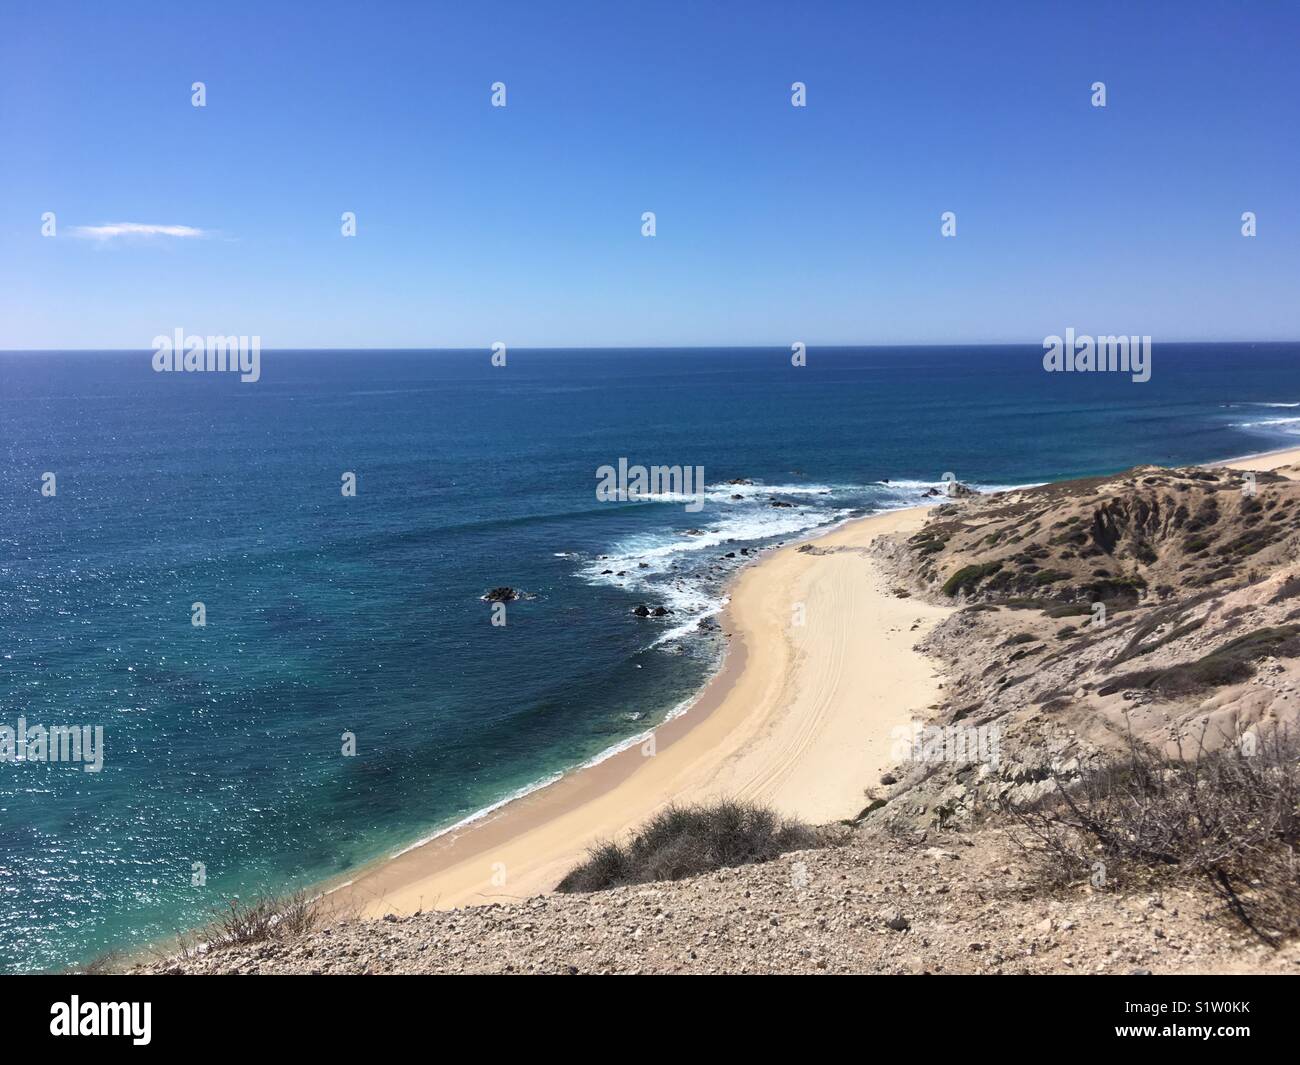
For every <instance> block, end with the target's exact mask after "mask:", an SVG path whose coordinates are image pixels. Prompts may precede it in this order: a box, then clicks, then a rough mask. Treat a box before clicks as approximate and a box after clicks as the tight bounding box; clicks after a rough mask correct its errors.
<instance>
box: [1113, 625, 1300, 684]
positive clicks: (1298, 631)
mask: <svg viewBox="0 0 1300 1065" xmlns="http://www.w3.org/2000/svg"><path fill="white" fill-rule="evenodd" d="M1267 655H1274V656H1277V657H1280V658H1294V657H1296V656H1297V655H1300V625H1275V626H1271V627H1269V628H1263V629H1257V630H1255V631H1254V632H1248V633H1246V634H1245V635H1244V636H1238V637H1237V638H1236V639H1235V640H1230V641H1228V642H1227V643H1225V644H1224V645H1223V646H1222V647H1220V648H1218V649H1217V650H1214V651H1211V652H1210V653H1209V654H1207V655H1205V656H1204V657H1202V658H1198V659H1197V660H1196V661H1195V662H1183V663H1180V664H1179V665H1176V666H1169V667H1168V668H1166V669H1144V670H1140V671H1138V672H1136V673H1124V674H1121V675H1120V676H1117V677H1112V678H1111V679H1110V680H1108V681H1106V683H1105V684H1103V685H1102V686H1101V687H1100V688H1098V693H1099V694H1101V695H1110V694H1111V693H1112V692H1117V691H1122V690H1124V689H1125V688H1146V689H1149V690H1151V691H1158V692H1162V693H1165V694H1174V693H1179V692H1195V691H1202V690H1204V689H1206V688H1217V687H1221V686H1222V685H1224V684H1236V683H1238V682H1239V681H1243V680H1249V679H1250V677H1252V676H1253V675H1254V673H1255V666H1254V664H1253V663H1254V660H1255V659H1258V658H1264V657H1265V656H1267Z"/></svg>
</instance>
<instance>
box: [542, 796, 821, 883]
mask: <svg viewBox="0 0 1300 1065" xmlns="http://www.w3.org/2000/svg"><path fill="white" fill-rule="evenodd" d="M828 842H829V840H828V838H827V836H826V835H825V834H824V833H823V832H821V831H819V830H817V829H814V828H810V827H809V826H808V825H805V824H803V823H802V822H799V821H791V820H786V819H784V818H782V817H781V816H780V815H779V814H777V813H776V812H774V811H773V810H770V809H768V808H767V807H765V806H757V805H754V804H752V803H744V802H719V803H714V804H712V805H708V806H669V807H668V808H667V809H665V810H663V811H661V812H660V813H658V814H656V815H655V816H654V817H652V818H651V819H650V821H648V822H647V823H646V824H645V825H644V826H642V828H641V829H640V831H638V832H637V833H636V835H634V836H633V837H632V839H631V840H629V841H628V842H627V844H625V845H620V844H617V843H611V842H604V843H599V844H597V845H596V846H594V847H592V848H591V850H590V851H589V856H588V858H587V861H585V862H583V864H582V865H579V866H578V867H577V868H576V869H574V870H572V871H571V872H570V873H569V874H568V875H567V876H566V877H565V878H564V879H563V880H561V881H560V883H559V885H558V887H557V889H556V890H558V891H563V892H586V891H604V890H606V889H608V888H614V887H622V886H624V885H627V884H644V883H648V882H650V881H653V880H681V879H682V878H684V877H688V876H698V875H699V874H701V873H708V872H712V871H713V870H715V869H724V868H731V867H734V866H738V865H750V864H753V863H755V862H766V861H770V860H771V859H773V858H776V857H777V856H778V855H781V854H784V853H786V852H787V851H796V850H807V849H809V848H812V847H821V846H825V845H826V844H827V843H828Z"/></svg>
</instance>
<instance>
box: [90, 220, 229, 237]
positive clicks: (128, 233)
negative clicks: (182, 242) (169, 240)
mask: <svg viewBox="0 0 1300 1065" xmlns="http://www.w3.org/2000/svg"><path fill="white" fill-rule="evenodd" d="M69 231H70V232H71V233H72V235H73V236H74V237H86V238H88V239H90V240H113V239H115V238H117V237H182V238H186V239H191V238H195V237H206V236H208V233H207V231H206V230H202V229H196V228H195V227H194V226H159V225H152V224H150V223H147V222H109V223H107V224H106V225H102V226H72V227H71V228H70V230H69Z"/></svg>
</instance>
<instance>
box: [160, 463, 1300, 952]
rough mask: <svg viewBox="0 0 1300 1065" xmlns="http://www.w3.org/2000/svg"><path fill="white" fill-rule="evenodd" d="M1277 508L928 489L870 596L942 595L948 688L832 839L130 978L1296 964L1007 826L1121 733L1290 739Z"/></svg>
mask: <svg viewBox="0 0 1300 1065" xmlns="http://www.w3.org/2000/svg"><path fill="white" fill-rule="evenodd" d="M1297 518H1300V483H1297V482H1295V481H1292V480H1289V479H1287V478H1286V477H1282V476H1277V475H1273V474H1257V475H1255V480H1254V482H1253V483H1252V482H1250V481H1249V480H1246V479H1244V478H1243V475H1242V474H1240V473H1236V472H1233V471H1226V470H1201V469H1184V470H1164V469H1159V468H1156V467H1142V468H1139V469H1135V470H1132V471H1129V472H1127V473H1124V474H1121V475H1117V476H1114V477H1109V478H1093V479H1089V480H1085V481H1076V482H1067V483H1062V484H1054V485H1046V486H1043V487H1040V488H1035V489H1029V490H1024V491H1017V492H1013V493H1004V494H1002V495H998V496H993V497H963V498H960V499H957V500H955V501H953V502H948V503H945V504H944V505H942V506H940V507H937V508H936V509H935V512H934V514H933V516H932V518H931V520H930V521H929V522H928V523H927V525H926V527H925V528H924V529H923V530H922V532H921V533H919V534H917V535H916V536H913V537H911V538H910V539H908V540H905V541H892V540H886V539H882V540H880V541H877V543H876V545H875V552H876V554H877V556H878V558H879V559H880V560H881V561H882V562H883V563H884V565H885V566H886V568H887V569H888V570H889V571H890V573H891V575H892V581H891V583H892V584H893V586H894V587H895V594H896V595H899V596H902V597H911V596H917V597H925V598H929V599H934V600H938V601H943V602H949V603H952V604H954V605H956V606H958V607H960V609H959V610H957V611H956V612H955V613H954V614H953V616H952V617H951V618H950V619H949V620H947V621H945V622H944V623H942V624H941V625H940V626H938V627H937V628H936V629H934V630H933V631H932V632H931V634H930V635H929V636H928V638H927V640H926V643H925V645H924V649H925V650H927V651H928V652H929V653H931V654H932V655H934V656H936V657H937V658H938V659H939V660H941V661H942V663H943V664H944V666H945V669H946V676H947V679H946V681H945V686H944V691H945V692H946V693H947V699H946V700H945V701H944V702H943V703H941V704H936V705H934V706H931V707H917V708H916V713H917V716H918V720H919V723H920V724H919V727H918V729H917V730H916V731H914V732H913V733H912V734H911V735H910V736H900V742H899V748H898V761H897V765H896V766H895V767H893V769H892V771H891V772H889V773H887V774H885V775H884V776H883V777H882V778H881V779H880V780H879V781H874V780H873V781H864V782H863V784H864V797H863V806H864V808H863V812H862V814H861V815H859V817H858V818H857V819H856V820H855V821H854V822H853V823H852V824H851V825H846V826H843V827H842V828H841V829H840V831H839V839H838V842H837V843H836V844H835V845H832V846H829V847H826V848H823V849H818V850H811V851H801V852H798V853H791V854H786V855H783V856H782V857H780V858H778V859H776V860H773V861H770V862H767V863H765V864H761V865H752V866H748V867H744V868H739V869H724V870H720V871H718V872H715V873H711V874H707V875H704V876H699V877H695V878H693V879H688V880H682V881H678V882H674V883H656V884H649V885H640V886H633V887H620V888H615V889H612V890H608V891H601V892H595V893H592V894H588V895H552V896H546V897H539V898H534V899H529V900H524V901H521V902H519V903H518V904H516V905H509V906H486V907H476V908H468V909H462V910H456V911H449V912H433V913H424V914H417V915H415V916H412V917H402V918H398V917H389V918H386V919H385V920H383V921H379V922H356V921H337V922H335V923H334V924H332V925H331V926H328V927H325V928H320V929H317V930H315V931H311V932H308V933H306V934H303V935H299V936H294V937H277V938H272V939H270V940H267V941H265V942H261V943H254V944H249V945H246V946H241V947H230V948H224V949H220V950H213V951H209V952H206V953H202V954H197V955H193V956H190V957H186V958H181V959H176V958H173V959H169V960H167V961H164V962H160V963H158V964H156V965H154V966H151V967H149V971H153V972H170V973H185V972H204V973H207V972H224V973H270V972H277V973H278V972H300V973H423V972H484V973H503V972H504V973H606V972H611V973H634V972H645V973H649V972H668V973H687V972H695V973H710V972H726V973H743V972H748V973H771V972H812V973H816V972H871V973H924V972H934V973H1071V972H1081V973H1130V972H1156V973H1162V972H1300V946H1298V945H1297V941H1296V939H1295V938H1293V934H1292V932H1291V931H1290V930H1289V928H1288V926H1287V925H1286V921H1285V920H1283V921H1281V922H1275V925H1276V927H1274V928H1271V929H1270V928H1267V927H1261V928H1256V929H1255V930H1254V931H1253V932H1252V931H1251V930H1248V929H1247V927H1246V926H1244V925H1243V924H1242V923H1241V922H1239V921H1236V920H1234V919H1233V917H1232V915H1231V914H1230V913H1229V912H1228V908H1227V907H1226V906H1225V902H1224V898H1223V896H1222V894H1221V893H1216V892H1215V891H1214V890H1213V885H1212V884H1206V883H1205V882H1204V880H1203V879H1196V878H1191V879H1188V878H1179V877H1177V876H1170V875H1167V874H1168V870H1167V869H1166V870H1165V871H1163V872H1162V871H1161V870H1159V869H1157V870H1156V871H1155V873H1154V874H1153V875H1152V876H1150V877H1148V876H1146V875H1145V871H1143V870H1138V875H1135V874H1134V873H1133V871H1132V870H1125V871H1124V872H1125V874H1126V875H1124V876H1122V877H1116V876H1114V875H1110V876H1109V877H1107V876H1102V877H1100V878H1098V877H1095V876H1094V877H1086V876H1085V877H1082V878H1080V877H1078V876H1070V875H1064V876H1061V877H1059V878H1055V879H1054V878H1053V877H1052V876H1051V875H1050V873H1051V870H1050V868H1048V869H1047V870H1046V873H1045V860H1046V865H1047V866H1050V863H1051V854H1050V852H1049V853H1047V854H1046V859H1045V857H1044V851H1043V850H1042V848H1041V847H1039V848H1036V847H1035V842H1036V841H1035V839H1034V836H1033V833H1032V832H1028V833H1027V832H1026V829H1025V824H1024V822H1023V821H1021V820H1019V819H1018V818H1017V817H1016V812H1017V811H1021V810H1024V811H1032V810H1034V809H1036V808H1037V807H1038V806H1040V805H1041V804H1043V803H1044V802H1047V801H1050V800H1052V799H1053V798H1054V793H1055V794H1059V792H1058V790H1057V789H1059V788H1062V787H1064V788H1073V787H1076V786H1079V785H1081V784H1082V783H1084V781H1085V778H1086V777H1087V775H1088V774H1089V772H1090V770H1091V769H1092V768H1094V767H1097V766H1099V765H1101V764H1102V763H1104V762H1105V761H1106V760H1107V759H1108V758H1111V757H1113V756H1114V754H1115V753H1116V752H1118V751H1122V750H1123V748H1124V747H1125V746H1126V745H1127V744H1129V743H1130V742H1133V741H1137V742H1139V743H1141V744H1144V745H1147V747H1148V749H1151V750H1154V751H1156V752H1163V753H1164V754H1166V755H1169V756H1180V752H1181V756H1193V755H1195V754H1196V753H1197V752H1198V751H1213V750H1216V749H1225V748H1226V749H1230V750H1234V749H1235V750H1241V749H1244V748H1245V746H1246V745H1249V744H1251V743H1253V739H1252V737H1257V736H1263V735H1265V734H1273V735H1276V734H1277V730H1287V729H1290V730H1292V731H1294V730H1295V729H1296V726H1297V718H1298V717H1300V527H1298V525H1297ZM810 549H813V550H816V549H817V548H815V547H813V548H810ZM954 737H956V738H957V739H958V740H959V743H958V746H959V748H960V749H959V751H958V753H957V754H956V755H954V753H953V751H954V748H953V740H954ZM932 741H933V742H932ZM1192 794H1193V795H1195V794H1196V789H1195V788H1193V792H1192ZM1287 802H1288V803H1289V799H1288V800H1287ZM1286 812H1287V811H1285V810H1284V811H1283V813H1286ZM1026 848H1028V849H1026ZM1111 873H1112V874H1113V873H1114V869H1112V870H1111ZM1282 875H1283V877H1284V878H1285V877H1290V878H1291V879H1292V880H1294V879H1295V875H1296V874H1295V873H1294V871H1291V872H1287V871H1286V870H1285V869H1284V870H1283V873H1282ZM1256 886H1259V885H1256ZM1292 886H1294V885H1292ZM1250 889H1251V885H1250V884H1249V883H1247V884H1246V890H1247V891H1249V890H1250ZM1282 897H1284V898H1286V897H1287V896H1285V895H1283V896H1282ZM1273 916H1274V917H1276V916H1277V915H1276V912H1275V913H1274V914H1273ZM1283 916H1284V917H1285V916H1286V915H1285V914H1284V915H1283ZM1294 916H1296V917H1297V918H1298V919H1300V914H1296V915H1294ZM1297 923H1300V920H1298V921H1297ZM1261 931H1262V932H1263V933H1264V935H1261V934H1260V932H1261Z"/></svg>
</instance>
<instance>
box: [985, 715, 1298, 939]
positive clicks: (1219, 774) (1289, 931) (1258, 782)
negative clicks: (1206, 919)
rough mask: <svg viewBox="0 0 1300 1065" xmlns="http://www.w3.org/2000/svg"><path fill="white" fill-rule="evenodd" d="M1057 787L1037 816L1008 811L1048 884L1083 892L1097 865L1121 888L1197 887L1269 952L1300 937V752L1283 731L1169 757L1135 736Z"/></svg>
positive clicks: (1201, 743)
mask: <svg viewBox="0 0 1300 1065" xmlns="http://www.w3.org/2000/svg"><path fill="white" fill-rule="evenodd" d="M1248 735H1249V734H1248ZM1056 785H1057V787H1056V791H1055V792H1054V793H1053V794H1051V795H1049V796H1048V797H1047V798H1046V799H1044V800H1042V801H1041V802H1040V803H1038V804H1037V805H1035V806H1033V807H1030V808H1029V809H1016V808H1014V807H1012V806H1010V805H1004V810H1005V812H1007V813H1008V814H1010V815H1011V816H1012V817H1014V818H1015V819H1016V820H1017V821H1018V822H1019V823H1020V825H1021V826H1022V827H1024V828H1025V829H1026V830H1028V832H1029V833H1030V835H1031V836H1032V837H1033V839H1034V840H1035V841H1036V844H1037V845H1036V846H1030V847H1025V850H1026V853H1027V854H1029V855H1031V856H1032V859H1033V861H1034V862H1035V864H1036V865H1037V867H1038V870H1039V872H1040V873H1041V874H1042V875H1043V876H1044V878H1045V879H1047V880H1051V881H1055V882H1056V883H1057V884H1058V885H1059V884H1061V883H1073V882H1077V881H1079V880H1081V879H1085V878H1088V877H1089V876H1090V875H1092V874H1093V873H1094V872H1095V870H1096V869H1097V863H1098V862H1101V863H1102V865H1103V866H1104V879H1105V883H1106V884H1107V885H1108V886H1113V887H1119V886H1123V885H1125V884H1128V885H1129V886H1134V885H1136V884H1138V883H1140V882H1142V881H1147V882H1151V881H1166V880H1170V879H1180V878H1181V879H1184V880H1199V881H1202V882H1205V883H1208V884H1209V885H1210V886H1211V887H1212V888H1213V890H1214V891H1215V893H1216V894H1217V895H1218V896H1219V897H1220V898H1221V899H1222V900H1223V902H1224V904H1225V906H1226V907H1227V909H1228V911H1229V912H1230V913H1231V914H1232V915H1233V916H1234V917H1235V918H1236V919H1237V920H1239V921H1240V922H1241V923H1242V924H1244V925H1245V926H1246V927H1247V928H1248V929H1249V930H1250V931H1251V932H1252V933H1254V934H1255V935H1256V936H1258V937H1259V938H1260V939H1262V940H1264V941H1265V942H1268V943H1271V944H1277V943H1278V942H1280V941H1281V940H1283V939H1285V938H1287V937H1288V936H1291V935H1294V934H1295V933H1296V932H1297V931H1300V869H1298V868H1297V863H1296V860H1295V848H1296V845H1297V843H1300V747H1298V745H1297V743H1296V741H1295V740H1294V739H1293V738H1291V737H1290V736H1288V735H1287V733H1286V732H1285V731H1283V730H1280V729H1267V730H1265V729H1259V730H1257V732H1256V733H1255V734H1253V738H1251V739H1249V740H1248V739H1247V738H1246V737H1243V739H1242V742H1238V743H1234V744H1228V745H1226V746H1224V747H1221V748H1219V749H1217V750H1207V748H1206V745H1205V736H1204V733H1202V735H1201V736H1200V738H1199V739H1198V742H1197V749H1196V750H1195V751H1194V752H1192V753H1191V755H1190V756H1188V755H1187V754H1186V752H1184V751H1183V750H1182V749H1181V747H1180V749H1179V750H1178V752H1177V754H1176V756H1172V757H1171V756H1167V755H1163V754H1161V753H1159V752H1157V751H1155V750H1153V749H1152V748H1150V747H1148V746H1146V745H1144V744H1141V743H1139V742H1138V741H1136V740H1135V739H1134V738H1133V737H1132V736H1131V735H1130V738H1129V746H1128V749H1127V751H1126V752H1125V753H1124V754H1122V755H1119V756H1116V757H1114V758H1112V759H1111V760H1109V761H1108V762H1107V763H1105V764H1104V765H1103V766H1102V767H1100V768H1099V769H1097V770H1095V771H1093V772H1090V773H1087V774H1085V775H1084V777H1083V778H1082V780H1080V781H1078V782H1075V783H1074V784H1066V783H1064V782H1063V781H1061V780H1060V779H1059V778H1056ZM1017 842H1021V841H1017ZM1022 846H1023V842H1022Z"/></svg>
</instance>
